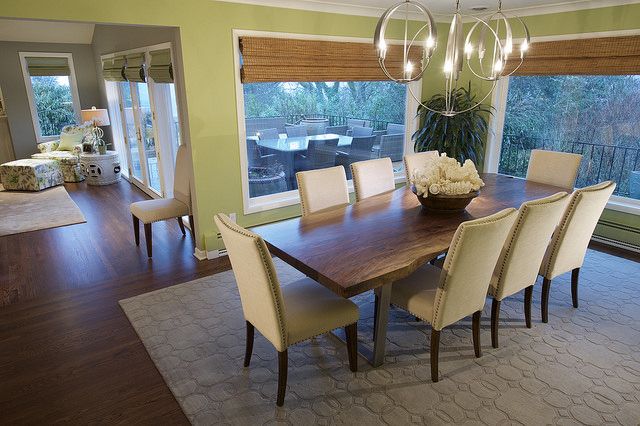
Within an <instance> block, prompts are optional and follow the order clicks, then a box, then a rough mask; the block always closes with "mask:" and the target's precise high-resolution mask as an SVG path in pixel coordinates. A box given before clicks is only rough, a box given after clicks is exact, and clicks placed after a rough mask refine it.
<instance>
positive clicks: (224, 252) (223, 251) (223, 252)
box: [216, 232, 227, 256]
mask: <svg viewBox="0 0 640 426" xmlns="http://www.w3.org/2000/svg"><path fill="white" fill-rule="evenodd" d="M216 237H217V238H218V247H220V246H224V242H223V241H222V234H220V233H219V232H218V233H217V234H216ZM226 255H227V249H226V248H224V247H222V248H220V249H218V256H226Z"/></svg>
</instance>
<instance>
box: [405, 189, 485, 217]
mask: <svg viewBox="0 0 640 426" xmlns="http://www.w3.org/2000/svg"><path fill="white" fill-rule="evenodd" d="M411 191H412V192H413V193H414V194H416V197H418V201H420V204H422V207H424V208H425V209H429V210H439V211H462V210H464V209H466V208H467V206H468V205H469V203H470V202H471V200H473V199H474V198H476V197H477V196H478V195H480V191H473V192H469V193H468V194H462V195H444V194H439V195H433V194H429V196H428V197H427V198H425V197H423V196H421V195H418V193H417V191H416V188H415V186H413V185H411Z"/></svg>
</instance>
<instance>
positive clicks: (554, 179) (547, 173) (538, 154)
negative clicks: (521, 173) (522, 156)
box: [527, 149, 582, 191]
mask: <svg viewBox="0 0 640 426" xmlns="http://www.w3.org/2000/svg"><path fill="white" fill-rule="evenodd" d="M580 160H582V155H580V154H572V153H568V152H556V151H544V150H541V149H532V150H531V157H530V158H529V168H528V169H527V180H530V181H532V182H539V183H546V184H548V185H554V186H559V187H561V188H566V189H568V190H570V191H573V188H574V187H575V184H576V178H577V177H578V169H579V168H580Z"/></svg>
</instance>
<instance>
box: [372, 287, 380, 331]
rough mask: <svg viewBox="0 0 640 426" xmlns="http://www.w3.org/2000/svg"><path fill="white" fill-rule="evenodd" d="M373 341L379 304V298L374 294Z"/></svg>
mask: <svg viewBox="0 0 640 426" xmlns="http://www.w3.org/2000/svg"><path fill="white" fill-rule="evenodd" d="M373 294H374V295H373V341H374V342H375V340H376V328H377V327H376V326H377V320H378V308H379V304H380V298H379V297H378V293H377V292H374V293H373Z"/></svg>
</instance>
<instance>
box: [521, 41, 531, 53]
mask: <svg viewBox="0 0 640 426" xmlns="http://www.w3.org/2000/svg"><path fill="white" fill-rule="evenodd" d="M527 50H529V43H528V42H527V40H525V41H523V42H522V44H521V45H520V51H521V52H526V51H527Z"/></svg>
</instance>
